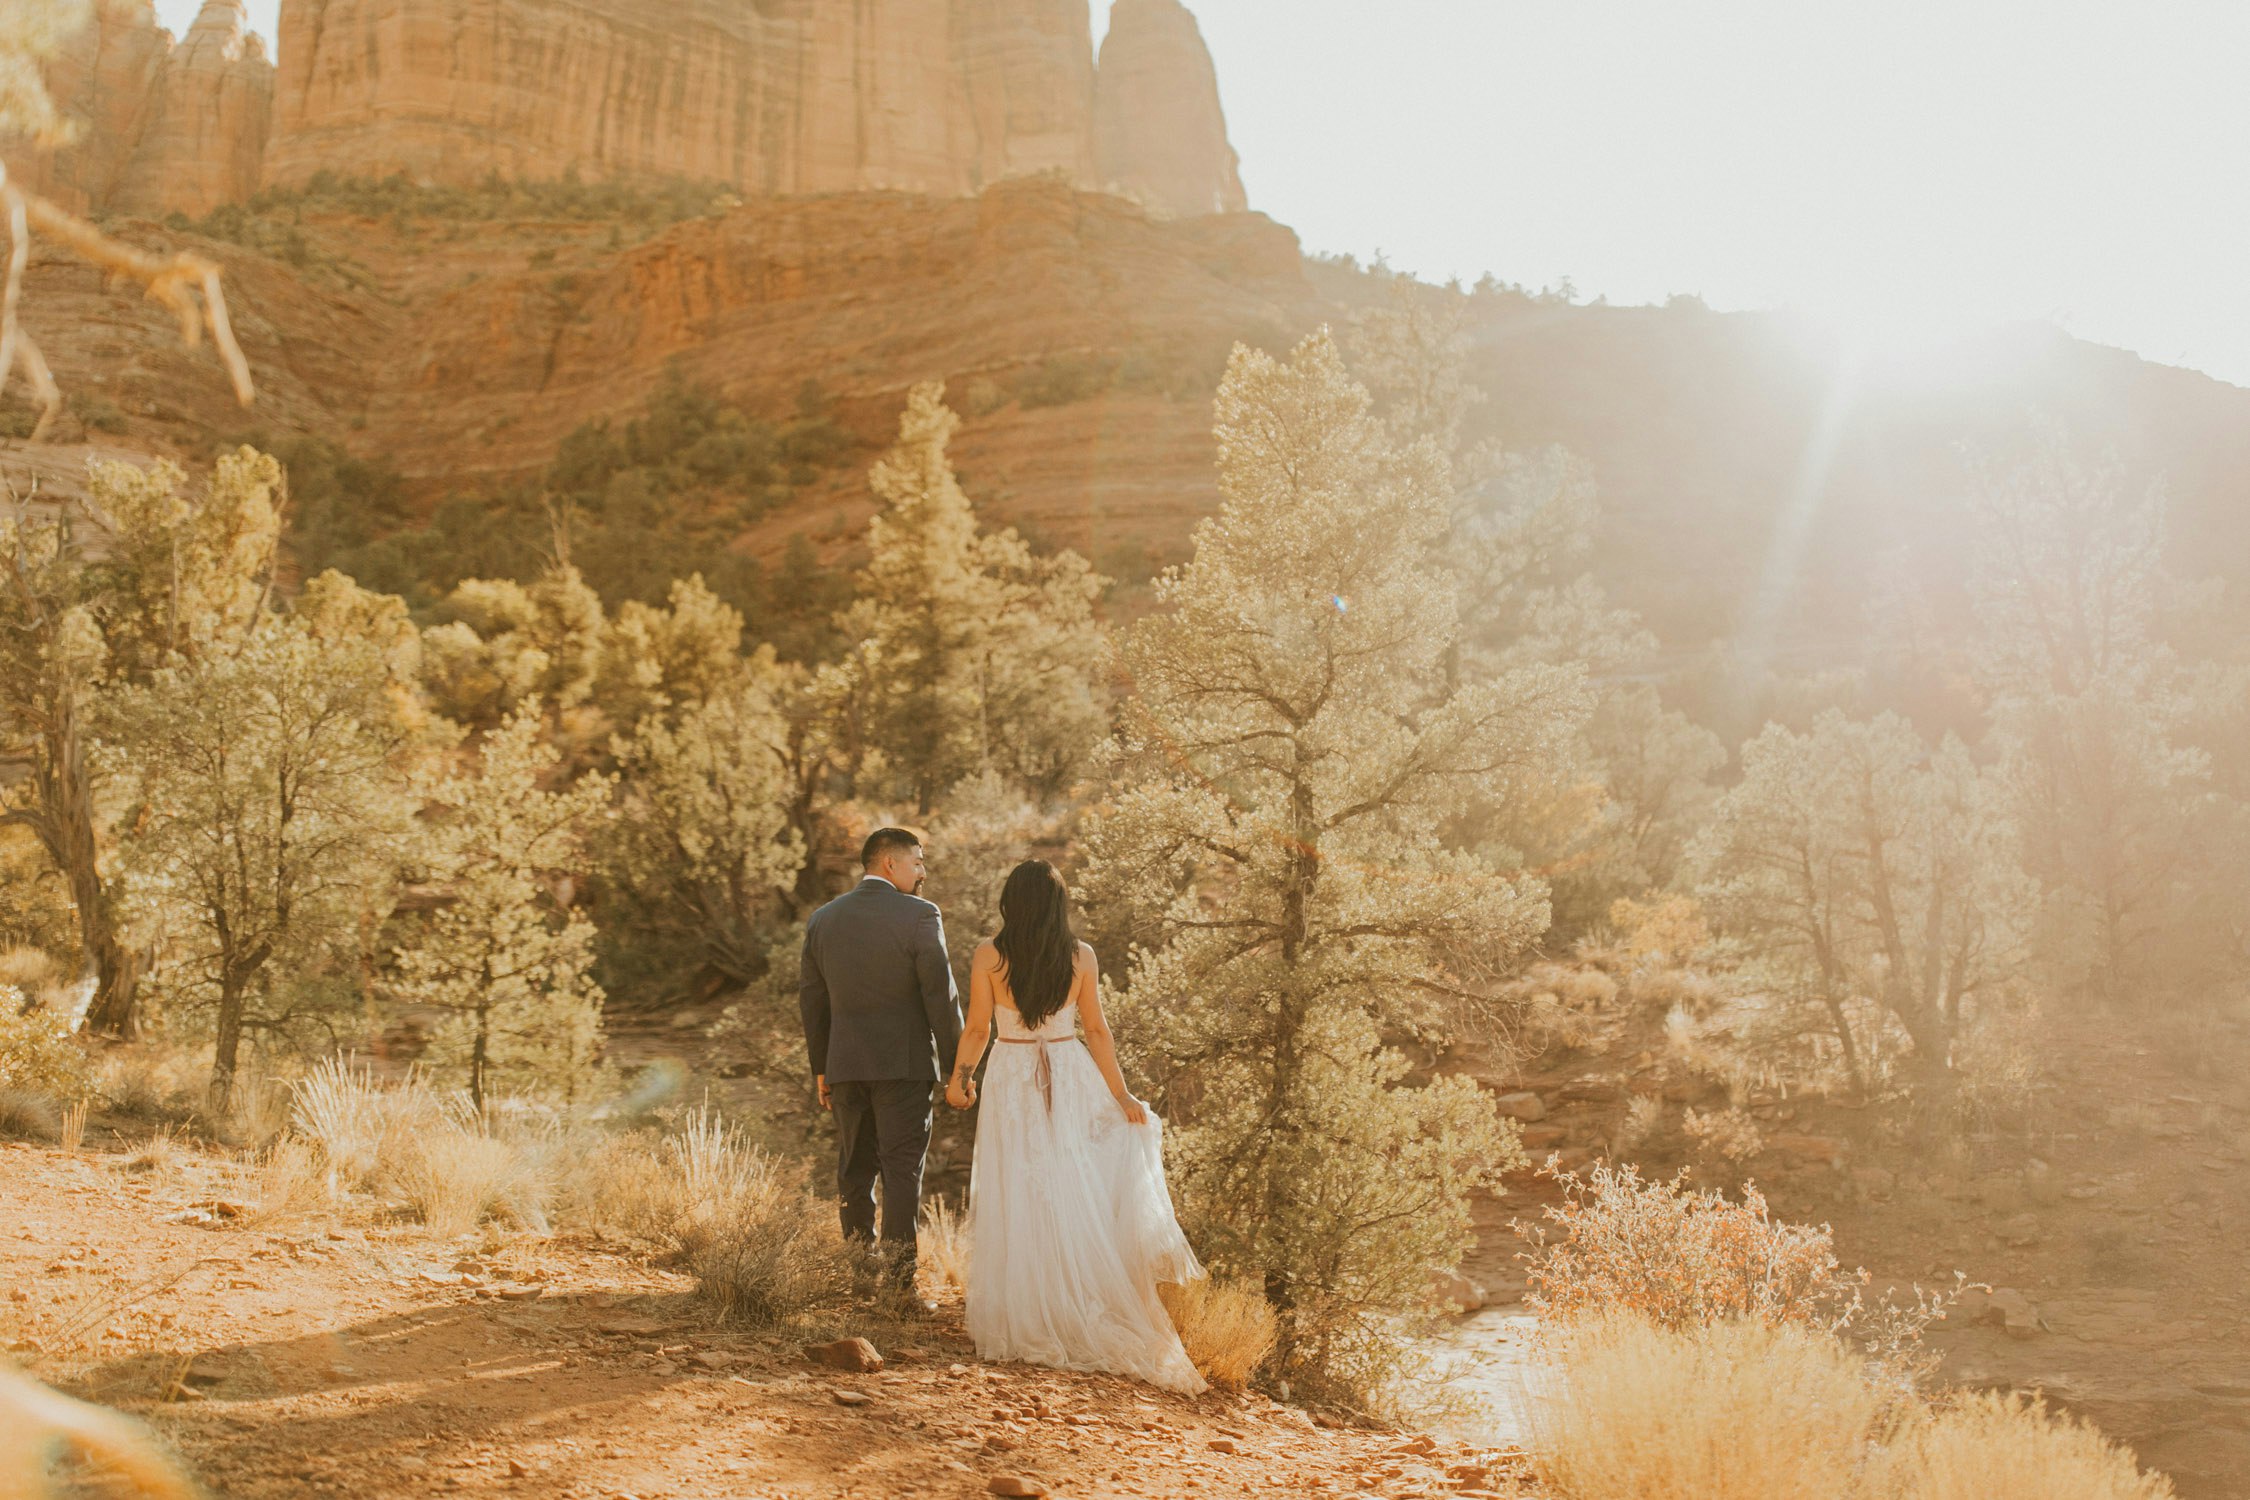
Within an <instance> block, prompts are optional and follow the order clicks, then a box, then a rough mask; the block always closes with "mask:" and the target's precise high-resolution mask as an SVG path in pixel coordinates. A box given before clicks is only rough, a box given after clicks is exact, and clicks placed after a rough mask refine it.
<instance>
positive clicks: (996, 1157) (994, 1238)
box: [945, 859, 1204, 1392]
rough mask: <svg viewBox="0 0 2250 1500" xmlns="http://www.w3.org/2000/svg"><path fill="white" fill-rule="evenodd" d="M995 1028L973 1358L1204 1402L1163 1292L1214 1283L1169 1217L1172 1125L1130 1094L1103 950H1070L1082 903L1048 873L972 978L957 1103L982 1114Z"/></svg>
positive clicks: (976, 1190) (972, 1242) (977, 1211)
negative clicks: (1098, 956)
mask: <svg viewBox="0 0 2250 1500" xmlns="http://www.w3.org/2000/svg"><path fill="white" fill-rule="evenodd" d="M995 1022H997V1023H998V1027H999V1039H998V1046H997V1047H996V1048H995V1049H994V1053H993V1058H992V1065H991V1067H990V1068H988V1069H987V1070H986V1072H985V1080H984V1107H983V1109H982V1110H981V1111H980V1112H979V1114H978V1116H977V1138H976V1154H975V1156H974V1158H973V1159H972V1162H971V1166H970V1173H969V1227H968V1233H969V1274H968V1303H969V1306H968V1326H969V1335H970V1337H971V1338H973V1339H975V1340H976V1346H977V1354H978V1356H979V1357H980V1358H983V1359H988V1360H1022V1361H1025V1362H1027V1363H1030V1364H1038V1365H1049V1366H1053V1367H1055V1368H1057V1369H1064V1370H1107V1371H1111V1372H1114V1373H1116V1374H1121V1375H1133V1376H1138V1377H1139V1378H1140V1379H1143V1380H1146V1381H1149V1382H1151V1383H1153V1384H1156V1385H1161V1386H1168V1387H1170V1388H1171V1389H1173V1390H1179V1391H1188V1392H1197V1391H1201V1390H1202V1389H1203V1388H1204V1386H1203V1379H1202V1377H1201V1376H1199V1375H1198V1374H1196V1372H1195V1366H1194V1365H1193V1364H1191V1363H1190V1362H1189V1360H1188V1357H1187V1351H1186V1350H1185V1349H1183V1348H1182V1347H1181V1345H1180V1336H1179V1334H1178V1333H1177V1332H1176V1331H1175V1330H1174V1329H1173V1327H1172V1320H1171V1318H1170V1317H1169V1316H1168V1315H1167V1314H1166V1313H1165V1311H1164V1304H1163V1303H1162V1302H1161V1301H1160V1300H1158V1297H1157V1294H1156V1288H1157V1284H1158V1283H1159V1282H1184V1281H1189V1280H1193V1279H1196V1278H1199V1277H1201V1276H1202V1275H1203V1268H1202V1267H1201V1266H1200V1265H1199V1264H1197V1262H1196V1259H1195V1254H1194V1252H1193V1251H1192V1250H1190V1249H1189V1248H1188V1243H1187V1238H1186V1236H1184V1235H1183V1234H1181V1233H1180V1226H1179V1222H1178V1221H1177V1220H1176V1219H1175V1218H1174V1217H1173V1214H1172V1195H1171V1192H1170V1190H1169V1189H1168V1188H1167V1187H1166V1186H1165V1183H1164V1141H1163V1124H1162V1122H1161V1121H1159V1120H1158V1119H1157V1118H1156V1117H1155V1116H1154V1115H1152V1114H1150V1113H1149V1111H1148V1108H1147V1106H1146V1105H1144V1104H1142V1103H1141V1101H1140V1100H1138V1099H1136V1098H1134V1097H1133V1096H1132V1094H1131V1093H1130V1092H1129V1091H1128V1090H1127V1089H1126V1087H1125V1075H1124V1074H1123V1073H1122V1072H1121V1071H1120V1070H1119V1069H1118V1066H1117V1049H1116V1046H1115V1044H1114V1043H1113V1042H1112V1041H1111V1039H1110V1034H1109V1025H1108V1023H1107V1022H1106V1021H1105V1020H1104V1019H1103V1017H1102V1002H1101V994H1100V990H1099V986H1098V984H1097V974H1096V969H1095V963H1094V950H1093V949H1092V948H1090V947H1088V946H1087V945H1086V944H1084V943H1081V942H1079V941H1078V939H1077V938H1076V937H1075V936H1074V935H1073V934H1072V932H1071V930H1070V897H1069V895H1068V893H1067V892H1066V891H1065V890H1064V888H1063V882H1062V877H1061V876H1060V875H1059V874H1057V873H1056V872H1055V867H1054V866H1053V865H1050V864H1048V863H1047V862H1046V861H1045V860H1043V859H1034V860H1027V861H1025V862H1024V863H1023V864H1020V865H1018V866H1016V869H1015V872H1014V873H1013V874H1011V875H1010V876H1009V877H1008V883H1007V885H1006V887H1005V888H1004V889H1003V890H1002V891H1001V893H1000V932H999V935H998V936H997V937H994V938H992V939H990V940H988V941H986V942H984V943H980V944H979V945H978V946H977V950H976V955H975V957H974V958H972V959H971V960H970V964H969V1016H968V1025H967V1028H966V1029H965V1030H964V1031H963V1032H962V1033H961V1050H960V1053H959V1054H958V1056H957V1057H956V1058H955V1060H954V1064H953V1076H952V1079H951V1080H950V1081H949V1082H948V1083H947V1085H946V1090H945V1097H946V1102H947V1103H948V1104H951V1105H952V1106H953V1107H954V1108H956V1109H967V1108H968V1107H969V1106H970V1105H971V1104H973V1103H975V1102H976V1101H977V1087H976V1084H975V1082H974V1079H973V1075H974V1073H975V1071H976V1067H977V1063H978V1062H979V1061H980V1060H981V1059H982V1058H983V1056H984V1053H985V1046H986V1043H987V1041H988V1040H989V1039H990V1038H991V1037H992V1033H993V1028H994V1023H995ZM1074 1027H1082V1028H1083V1029H1084V1032H1085V1038H1084V1040H1083V1041H1081V1040H1080V1039H1079V1037H1078V1036H1077V1035H1076V1031H1075V1029H1074Z"/></svg>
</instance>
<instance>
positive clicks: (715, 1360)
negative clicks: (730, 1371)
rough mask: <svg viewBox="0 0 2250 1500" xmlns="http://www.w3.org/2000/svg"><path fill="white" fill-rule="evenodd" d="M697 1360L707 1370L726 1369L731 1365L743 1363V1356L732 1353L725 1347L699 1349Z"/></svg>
mask: <svg viewBox="0 0 2250 1500" xmlns="http://www.w3.org/2000/svg"><path fill="white" fill-rule="evenodd" d="M695 1362H696V1363H697V1364H699V1365H701V1366H703V1368H704V1369H706V1370H724V1369H726V1368H727V1367H728V1366H729V1365H738V1364H741V1363H742V1356H741V1355H739V1354H730V1353H728V1352H727V1351H726V1350H724V1349H703V1350H699V1351H697V1353H696V1356H695Z"/></svg>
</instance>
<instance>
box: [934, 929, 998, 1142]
mask: <svg viewBox="0 0 2250 1500" xmlns="http://www.w3.org/2000/svg"><path fill="white" fill-rule="evenodd" d="M995 956H996V955H995V954H994V953H993V951H992V944H991V943H989V942H984V943H979V944H977V951H976V952H974V953H972V954H970V955H969V1017H968V1019H967V1020H966V1021H964V1022H963V1023H962V1025H961V1046H960V1050H958V1051H957V1052H955V1053H954V1055H953V1076H952V1077H951V1078H949V1079H947V1080H946V1085H945V1102H946V1103H948V1104H950V1105H952V1106H953V1107H954V1108H955V1109H967V1108H968V1107H969V1106H970V1105H972V1104H974V1103H976V1102H977V1086H976V1078H975V1075H976V1071H977V1064H978V1063H980V1062H983V1061H984V1049H985V1047H986V1046H987V1044H989V1043H990V1042H991V1040H992V964H993V959H994V957H995Z"/></svg>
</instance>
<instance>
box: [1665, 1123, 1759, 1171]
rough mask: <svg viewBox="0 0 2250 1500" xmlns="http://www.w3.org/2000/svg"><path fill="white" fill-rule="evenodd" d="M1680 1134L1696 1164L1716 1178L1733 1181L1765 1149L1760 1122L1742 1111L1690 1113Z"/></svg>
mask: <svg viewBox="0 0 2250 1500" xmlns="http://www.w3.org/2000/svg"><path fill="white" fill-rule="evenodd" d="M1680 1131H1681V1133H1682V1134H1684V1135H1685V1136H1686V1137H1687V1138H1688V1151H1689V1154H1690V1155H1691V1156H1693V1157H1694V1158H1695V1163H1696V1165H1697V1166H1698V1167H1700V1168H1702V1169H1703V1170H1704V1171H1705V1172H1707V1173H1709V1174H1712V1175H1714V1176H1718V1177H1722V1178H1729V1179H1731V1178H1732V1177H1733V1176H1734V1175H1735V1174H1736V1173H1739V1172H1740V1171H1741V1169H1742V1168H1743V1167H1744V1166H1745V1165H1746V1164H1747V1163H1748V1162H1749V1161H1750V1159H1751V1158H1752V1157H1754V1156H1756V1155H1757V1154H1758V1153H1759V1152H1760V1151H1763V1150H1765V1149H1766V1140H1765V1137H1764V1136H1762V1135H1760V1134H1759V1133H1758V1122H1757V1121H1755V1120H1753V1119H1751V1118H1750V1117H1749V1116H1748V1115H1746V1114H1744V1113H1743V1112H1742V1111H1741V1110H1739V1109H1720V1110H1711V1111H1709V1112H1707V1113H1698V1112H1697V1111H1695V1110H1693V1109H1690V1110H1688V1111H1686V1112H1685V1113H1684V1114H1682V1115H1681V1117H1680Z"/></svg>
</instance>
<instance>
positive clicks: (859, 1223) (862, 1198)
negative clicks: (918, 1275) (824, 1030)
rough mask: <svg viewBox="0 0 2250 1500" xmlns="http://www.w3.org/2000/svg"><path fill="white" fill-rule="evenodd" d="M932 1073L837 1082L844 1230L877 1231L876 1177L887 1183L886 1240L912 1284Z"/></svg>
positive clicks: (863, 1234) (834, 1096)
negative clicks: (910, 1077) (929, 1078)
mask: <svg viewBox="0 0 2250 1500" xmlns="http://www.w3.org/2000/svg"><path fill="white" fill-rule="evenodd" d="M932 1087H933V1085H932V1084H931V1083H930V1081H929V1080H928V1079H909V1078H886V1079H881V1080H877V1081H874V1082H843V1083H831V1084H829V1086H828V1098H829V1104H830V1106H831V1108H833V1109H834V1111H835V1114H836V1189H837V1193H838V1196H839V1197H840V1199H841V1201H842V1218H843V1224H844V1237H845V1238H846V1239H849V1240H860V1241H868V1240H873V1239H874V1238H875V1183H876V1179H877V1178H878V1177H880V1178H881V1179H882V1184H883V1194H882V1196H883V1248H884V1250H885V1251H887V1252H888V1253H889V1254H890V1255H891V1256H893V1257H894V1263H895V1265H896V1267H897V1271H898V1274H899V1275H900V1276H901V1277H902V1278H903V1279H904V1280H905V1282H906V1284H907V1285H908V1286H912V1285H913V1278H914V1260H915V1256H914V1229H915V1223H916V1221H917V1220H918V1219H919V1218H920V1217H921V1212H922V1163H923V1159H924V1158H925V1157H927V1156H928V1154H929V1150H930V1119H931V1108H930V1091H931V1089H932Z"/></svg>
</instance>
